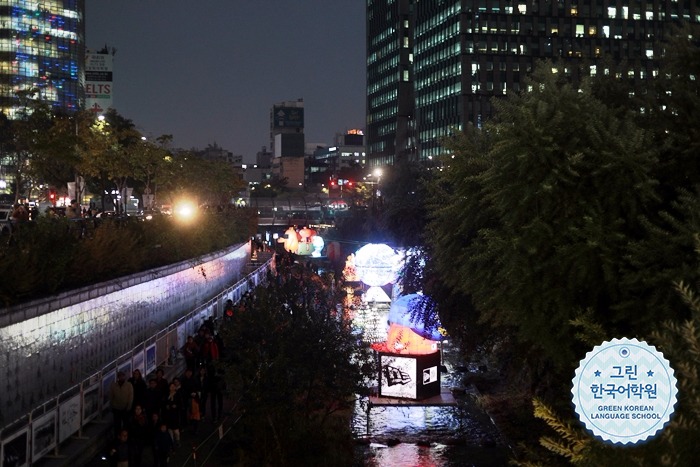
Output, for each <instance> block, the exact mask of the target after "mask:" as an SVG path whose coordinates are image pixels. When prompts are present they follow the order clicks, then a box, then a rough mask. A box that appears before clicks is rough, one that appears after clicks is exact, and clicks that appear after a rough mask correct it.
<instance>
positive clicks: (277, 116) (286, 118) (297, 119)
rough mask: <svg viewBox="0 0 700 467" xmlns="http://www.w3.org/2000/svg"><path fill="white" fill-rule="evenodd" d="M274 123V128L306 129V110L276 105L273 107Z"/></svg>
mask: <svg viewBox="0 0 700 467" xmlns="http://www.w3.org/2000/svg"><path fill="white" fill-rule="evenodd" d="M273 112H274V123H273V128H274V129H279V128H304V108H303V107H285V106H281V105H275V106H274V107H273Z"/></svg>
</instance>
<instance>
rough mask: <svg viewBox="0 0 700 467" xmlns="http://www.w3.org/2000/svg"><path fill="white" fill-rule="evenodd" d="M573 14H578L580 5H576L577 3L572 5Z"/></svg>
mask: <svg viewBox="0 0 700 467" xmlns="http://www.w3.org/2000/svg"><path fill="white" fill-rule="evenodd" d="M571 16H578V6H576V5H572V6H571Z"/></svg>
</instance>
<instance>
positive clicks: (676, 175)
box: [428, 29, 700, 465]
mask: <svg viewBox="0 0 700 467" xmlns="http://www.w3.org/2000/svg"><path fill="white" fill-rule="evenodd" d="M694 32H697V29H696V30H695V31H694ZM692 37H698V36H697V34H688V33H687V31H686V32H683V31H681V32H680V33H678V34H677V36H676V37H675V38H674V39H673V41H672V42H671V44H675V46H674V47H672V46H669V47H668V48H667V56H666V57H665V58H664V60H663V62H662V67H661V70H660V75H659V76H660V79H659V80H658V81H657V82H656V83H655V84H654V86H651V87H649V88H648V89H647V91H648V92H646V93H641V92H640V89H639V88H637V87H634V86H629V85H628V84H627V83H626V82H623V81H622V80H620V79H617V75H614V77H612V78H611V77H609V76H604V74H602V73H601V75H602V76H600V77H597V78H591V79H588V80H585V81H584V82H582V83H578V84H577V85H576V86H573V85H571V84H569V83H568V82H567V81H566V80H563V79H561V75H559V74H557V73H553V72H552V70H554V69H555V68H556V66H555V65H553V64H551V63H546V64H543V65H541V66H539V67H538V68H537V69H536V70H535V72H534V73H533V75H532V76H531V79H530V81H529V83H528V84H527V86H526V88H525V90H524V91H523V92H522V93H521V94H519V95H516V96H509V98H508V99H505V100H501V101H498V102H495V103H494V105H495V106H496V108H497V110H498V113H497V115H498V117H497V119H495V120H492V121H491V122H489V123H487V124H486V126H485V127H484V129H483V130H475V129H473V128H468V129H467V130H466V131H465V132H464V134H462V135H459V136H458V137H456V138H454V139H452V140H451V141H449V142H448V147H449V148H450V149H451V151H452V154H453V155H452V156H451V157H448V158H445V159H444V166H445V170H444V171H443V172H442V173H441V175H440V176H439V177H437V179H436V180H435V181H434V182H433V183H431V185H430V187H429V189H430V199H429V212H430V213H431V218H430V222H429V224H428V229H429V235H430V238H431V239H432V241H433V248H432V249H431V250H430V261H429V263H428V267H429V268H431V269H432V271H433V273H434V275H435V277H436V278H437V279H438V281H437V282H438V283H439V284H441V285H442V286H443V287H444V288H446V289H447V290H444V289H443V291H445V292H446V294H444V295H443V296H439V297H440V300H441V301H443V300H444V301H447V302H449V300H450V298H452V299H454V297H458V296H461V297H464V299H465V305H464V306H463V310H464V311H463V312H462V314H463V316H462V319H461V321H462V322H463V323H464V322H469V323H473V322H476V323H478V324H477V325H476V326H474V327H473V328H472V327H466V328H463V330H464V333H465V334H466V335H467V336H469V338H471V339H475V340H477V341H480V342H482V343H487V342H489V341H491V342H493V341H495V342H496V345H494V346H493V347H491V349H493V353H494V354H496V355H498V356H499V357H503V356H508V360H501V361H500V362H499V364H500V367H501V369H502V370H504V371H505V373H503V374H504V377H505V378H507V379H508V380H509V381H518V384H520V385H521V386H522V387H525V388H527V387H528V385H530V391H531V393H532V394H533V395H539V396H540V397H541V399H540V400H538V401H537V402H536V407H537V410H536V415H537V416H539V417H540V418H542V419H543V420H545V421H546V422H547V423H548V424H549V425H550V427H552V428H554V429H555V431H557V432H558V437H550V438H543V441H542V445H543V446H544V447H546V448H547V450H548V451H551V452H556V453H557V454H558V455H561V456H564V457H565V458H567V459H568V461H569V462H573V463H578V464H580V465H604V464H606V465H607V464H611V465H612V464H615V465H618V464H619V465H642V464H644V465H652V464H654V465H655V464H656V463H659V464H664V463H665V464H668V465H691V464H694V463H697V456H696V454H695V453H694V449H695V448H694V447H693V446H691V445H692V442H690V441H689V439H691V438H692V436H696V435H697V433H696V432H695V431H693V430H695V428H694V427H695V426H697V424H696V420H695V418H693V417H695V416H696V415H693V416H691V417H688V418H685V419H684V418H683V417H679V419H678V420H679V421H683V420H685V421H684V422H683V423H684V424H685V427H686V429H687V430H686V431H682V430H673V429H670V430H666V431H665V432H664V435H663V436H662V437H660V438H658V439H655V440H654V441H653V442H650V443H647V444H646V445H645V447H641V448H640V449H635V450H628V451H627V452H623V451H621V450H619V449H612V448H610V447H609V446H605V445H601V444H600V443H597V442H595V441H593V440H592V439H591V438H590V436H589V435H588V434H586V433H584V432H583V430H582V429H581V427H580V425H579V424H577V423H576V422H575V419H574V417H573V413H572V410H571V407H570V400H569V396H570V388H569V386H568V385H569V382H570V381H571V375H572V374H573V369H574V368H575V366H576V365H577V363H578V361H579V360H580V358H581V357H582V356H583V355H585V352H586V351H588V350H590V348H591V346H592V345H597V344H599V343H600V342H601V340H602V339H610V338H612V337H619V336H627V337H638V338H644V337H645V336H646V337H648V336H650V335H651V334H652V332H653V331H655V330H658V329H659V327H660V326H661V323H663V322H667V323H669V324H667V325H666V326H665V329H666V330H667V332H666V335H665V337H664V338H662V339H660V341H662V342H664V344H662V345H668V334H673V335H674V336H675V337H674V341H675V342H676V344H677V347H676V350H677V352H674V351H673V350H671V351H670V354H671V355H672V356H673V358H675V359H676V361H679V362H688V363H680V364H679V368H682V369H683V370H682V371H683V372H685V373H686V376H684V377H687V378H688V380H689V381H694V379H695V377H694V373H693V372H694V371H695V370H696V369H697V368H696V367H697V362H696V361H695V356H694V352H695V351H694V347H695V343H694V340H695V337H696V336H695V334H696V331H695V329H696V323H694V322H692V321H689V320H690V319H691V316H690V313H689V311H688V308H687V307H684V306H681V305H682V303H681V298H680V297H679V295H678V294H677V291H676V290H675V287H674V283H676V282H679V281H680V282H682V283H684V284H693V283H697V282H698V279H699V278H700V270H699V268H698V264H699V263H698V257H697V256H696V255H694V254H693V247H694V235H695V234H696V233H697V232H698V231H700V225H699V224H698V221H699V220H700V219H698V215H697V213H698V209H699V208H700V205H699V204H698V199H700V197H699V196H698V186H697V185H698V182H700V180H698V173H700V172H699V171H698V170H697V167H696V166H697V154H696V153H697V151H695V150H694V146H695V145H697V142H696V141H695V140H693V141H690V139H692V135H694V134H695V133H696V132H698V129H699V128H700V120H699V119H698V116H700V114H698V111H697V109H698V108H700V106H696V105H695V103H696V102H697V99H698V96H699V95H700V93H699V88H698V85H697V76H698V72H700V69H699V68H698V63H700V59H699V58H700V48H698V44H697V42H696V41H695V42H694V40H693V39H690V38H692ZM611 80H612V81H611ZM610 82H613V83H614V84H615V86H607V85H605V84H604V83H610ZM657 85H658V87H657ZM630 96H632V97H630ZM685 293H686V295H687V290H685ZM689 303H694V302H693V300H690V301H689ZM441 310H443V311H441V313H442V312H444V307H443V306H442V304H441ZM459 313H460V311H459V310H455V309H454V308H452V309H450V314H451V318H452V319H451V321H452V322H458V321H459V318H458V315H459ZM443 321H445V320H443ZM671 323H675V324H671ZM679 323H682V324H679ZM484 326H486V327H484ZM448 330H449V331H450V332H454V330H453V329H449V327H448ZM664 339H666V340H664ZM669 349H670V347H669ZM514 362H516V364H515V365H513V363H514ZM672 363H673V360H672ZM523 369H526V370H527V371H526V375H527V377H526V378H524V379H522V380H521V379H518V378H515V377H514V376H516V375H518V374H521V375H522V371H523ZM686 396H687V397H688V398H689V399H690V400H694V398H695V396H696V394H695V393H694V392H693V391H692V390H689V391H688V392H687V393H686ZM681 405H682V403H681ZM692 411H693V409H691V412H692ZM557 414H564V415H557ZM672 425H673V424H672ZM532 426H533V427H535V426H536V424H534V423H533V424H532ZM674 439H675V441H674ZM681 439H682V440H683V441H681ZM682 443H688V444H687V445H683V444H682ZM683 446H685V447H683ZM529 449H531V448H529ZM526 450H528V449H524V450H523V451H526ZM676 451H678V453H679V454H678V455H677V456H676V454H673V453H675V452H676ZM686 451H688V452H690V451H692V452H690V454H688V453H687V452H686ZM686 454H687V455H686ZM538 455H542V456H543V457H541V458H540V460H541V461H542V462H544V463H545V464H549V462H548V460H551V458H549V457H547V456H546V455H543V454H542V453H541V452H539V453H538V454H534V455H533V457H531V458H537V456H538ZM688 456H690V457H688ZM544 459H547V460H544ZM674 459H680V460H674ZM688 459H692V461H691V464H688V463H686V462H687V461H688ZM640 463H641V464H640Z"/></svg>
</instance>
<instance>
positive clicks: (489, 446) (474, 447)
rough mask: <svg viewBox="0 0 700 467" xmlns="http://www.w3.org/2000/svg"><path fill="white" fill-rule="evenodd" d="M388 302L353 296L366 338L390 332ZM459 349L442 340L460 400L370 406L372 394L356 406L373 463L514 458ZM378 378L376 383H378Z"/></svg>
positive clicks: (366, 455)
mask: <svg viewBox="0 0 700 467" xmlns="http://www.w3.org/2000/svg"><path fill="white" fill-rule="evenodd" d="M388 310H389V304H388V303H375V302H371V303H364V302H363V301H362V300H361V297H358V296H356V295H355V296H349V297H348V300H347V301H346V311H347V312H348V313H349V315H350V317H351V318H353V323H354V325H355V326H356V327H357V328H358V330H362V331H363V333H364V335H365V337H366V340H368V341H371V342H377V341H380V340H382V338H383V337H385V336H386V329H387V324H386V317H387V314H388ZM457 350H458V349H456V348H454V347H452V345H451V343H450V342H449V341H444V342H443V343H442V359H443V366H444V368H443V369H444V370H446V371H444V372H443V373H442V374H441V384H442V386H443V387H446V388H451V389H452V390H453V394H454V395H455V399H456V400H457V405H456V406H452V407H450V406H429V407H420V406H413V407H406V406H401V407H391V406H389V407H387V406H375V407H372V408H371V409H370V410H369V411H368V410H367V403H368V401H367V400H362V401H359V402H358V404H357V405H356V407H355V414H354V418H353V430H354V432H355V435H356V437H357V439H358V444H360V446H359V447H358V458H360V459H361V464H358V465H365V466H371V467H389V466H391V467H400V466H411V467H415V466H434V467H451V466H483V467H490V466H501V465H507V464H508V449H507V446H506V445H505V443H503V441H502V439H501V437H500V435H499V433H498V431H497V430H496V428H495V426H494V425H493V423H492V422H491V419H490V418H489V417H488V415H486V414H485V413H484V412H483V411H481V410H480V408H479V406H478V405H477V403H476V400H475V398H474V395H475V394H474V392H473V388H470V387H464V385H463V384H462V376H463V373H461V372H460V371H459V370H458V368H460V367H461V365H460V363H459V361H458V359H459V355H458V351H457ZM375 384H376V383H375Z"/></svg>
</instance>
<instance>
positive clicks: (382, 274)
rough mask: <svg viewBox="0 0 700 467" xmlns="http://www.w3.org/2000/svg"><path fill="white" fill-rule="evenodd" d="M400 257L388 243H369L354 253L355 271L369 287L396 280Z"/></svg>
mask: <svg viewBox="0 0 700 467" xmlns="http://www.w3.org/2000/svg"><path fill="white" fill-rule="evenodd" d="M400 259H401V257H400V256H399V255H398V254H397V253H396V252H395V251H394V250H393V248H391V247H390V246H388V245H385V244H383V243H370V244H368V245H365V246H363V247H362V248H360V249H359V250H357V253H355V271H356V273H357V276H358V277H359V279H360V280H361V281H362V282H363V283H365V284H367V285H369V286H370V287H381V286H382V285H386V284H390V283H392V282H394V281H395V280H396V277H397V273H398V270H399V262H400Z"/></svg>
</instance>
